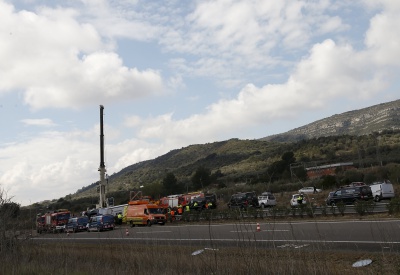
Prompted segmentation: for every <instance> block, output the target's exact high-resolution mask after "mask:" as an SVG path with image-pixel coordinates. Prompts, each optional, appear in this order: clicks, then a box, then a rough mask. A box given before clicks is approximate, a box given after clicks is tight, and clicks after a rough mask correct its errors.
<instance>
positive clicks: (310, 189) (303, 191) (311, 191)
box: [299, 187, 322, 194]
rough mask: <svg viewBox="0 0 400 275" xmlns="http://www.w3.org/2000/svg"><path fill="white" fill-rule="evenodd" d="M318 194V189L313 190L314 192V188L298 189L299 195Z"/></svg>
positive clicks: (319, 190)
mask: <svg viewBox="0 0 400 275" xmlns="http://www.w3.org/2000/svg"><path fill="white" fill-rule="evenodd" d="M319 192H322V189H318V188H315V190H314V187H303V188H301V189H299V193H308V194H310V193H311V194H312V193H319Z"/></svg>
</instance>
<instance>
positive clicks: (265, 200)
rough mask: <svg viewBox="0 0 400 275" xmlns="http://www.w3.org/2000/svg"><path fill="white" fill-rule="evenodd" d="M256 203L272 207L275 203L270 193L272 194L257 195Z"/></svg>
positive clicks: (262, 206)
mask: <svg viewBox="0 0 400 275" xmlns="http://www.w3.org/2000/svg"><path fill="white" fill-rule="evenodd" d="M258 205H259V206H260V207H261V208H265V207H274V206H275V205H276V199H275V196H274V195H272V194H268V195H264V196H258Z"/></svg>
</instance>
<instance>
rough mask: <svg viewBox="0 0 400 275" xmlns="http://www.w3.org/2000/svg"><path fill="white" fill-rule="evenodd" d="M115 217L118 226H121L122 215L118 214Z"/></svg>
mask: <svg viewBox="0 0 400 275" xmlns="http://www.w3.org/2000/svg"><path fill="white" fill-rule="evenodd" d="M117 217H118V224H119V225H121V224H122V213H121V212H119V213H118V216H117Z"/></svg>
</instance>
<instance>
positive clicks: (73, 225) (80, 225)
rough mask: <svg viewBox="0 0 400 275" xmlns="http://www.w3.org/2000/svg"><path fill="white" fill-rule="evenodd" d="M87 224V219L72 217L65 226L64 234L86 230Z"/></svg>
mask: <svg viewBox="0 0 400 275" xmlns="http://www.w3.org/2000/svg"><path fill="white" fill-rule="evenodd" d="M88 222H89V218H88V217H86V216H84V217H73V218H70V219H69V220H68V222H67V224H66V225H65V232H73V233H75V232H79V231H84V230H86V225H87V223H88Z"/></svg>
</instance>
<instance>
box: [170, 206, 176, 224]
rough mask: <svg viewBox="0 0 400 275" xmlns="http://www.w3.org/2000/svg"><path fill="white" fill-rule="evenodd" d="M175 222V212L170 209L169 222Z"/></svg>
mask: <svg viewBox="0 0 400 275" xmlns="http://www.w3.org/2000/svg"><path fill="white" fill-rule="evenodd" d="M174 220H175V210H174V209H173V208H172V209H171V211H170V222H173V221H174Z"/></svg>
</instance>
